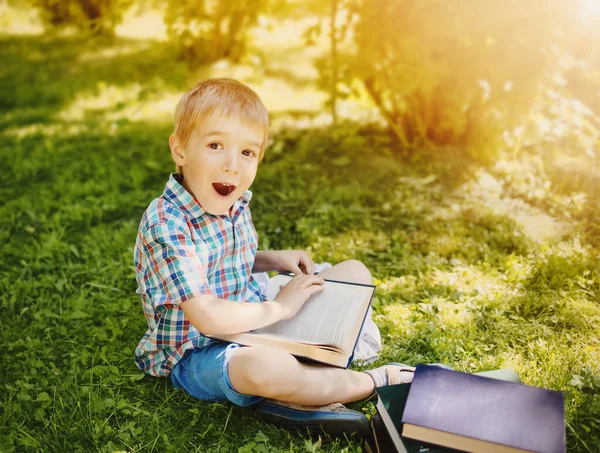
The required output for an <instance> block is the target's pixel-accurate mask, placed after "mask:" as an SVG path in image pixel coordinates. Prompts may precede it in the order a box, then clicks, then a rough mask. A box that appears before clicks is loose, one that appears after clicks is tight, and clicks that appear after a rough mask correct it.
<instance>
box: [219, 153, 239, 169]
mask: <svg viewBox="0 0 600 453" xmlns="http://www.w3.org/2000/svg"><path fill="white" fill-rule="evenodd" d="M238 154H239V153H238V152H237V151H236V150H229V151H228V152H227V153H225V158H224V160H223V165H222V166H221V170H222V171H223V172H224V173H237V172H238V170H239V168H238Z"/></svg>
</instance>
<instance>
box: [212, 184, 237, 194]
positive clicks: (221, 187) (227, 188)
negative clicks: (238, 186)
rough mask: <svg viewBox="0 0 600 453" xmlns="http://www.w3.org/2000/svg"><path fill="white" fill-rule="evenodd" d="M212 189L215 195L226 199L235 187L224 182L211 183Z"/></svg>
mask: <svg viewBox="0 0 600 453" xmlns="http://www.w3.org/2000/svg"><path fill="white" fill-rule="evenodd" d="M212 185H213V187H214V189H215V190H216V191H217V193H218V194H219V195H221V196H223V197H226V196H227V195H229V194H230V193H231V192H233V191H234V190H235V186H234V185H232V184H227V183H226V182H213V184H212Z"/></svg>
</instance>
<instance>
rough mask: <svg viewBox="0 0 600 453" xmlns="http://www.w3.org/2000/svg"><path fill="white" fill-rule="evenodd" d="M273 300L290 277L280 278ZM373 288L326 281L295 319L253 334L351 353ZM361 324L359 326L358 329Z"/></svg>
mask: <svg viewBox="0 0 600 453" xmlns="http://www.w3.org/2000/svg"><path fill="white" fill-rule="evenodd" d="M274 278H276V279H278V281H277V284H276V285H271V286H272V287H275V290H274V293H270V294H267V299H268V300H273V299H274V298H275V296H276V293H277V292H279V285H282V284H285V283H287V282H288V281H289V280H290V279H291V277H289V276H285V275H278V276H276V277H274ZM372 293H373V287H370V286H359V285H351V284H345V283H337V282H331V281H326V282H325V289H324V290H323V291H322V292H321V293H317V294H313V295H312V296H311V297H310V298H309V299H308V300H307V301H306V303H305V304H304V306H303V307H302V309H301V310H300V312H298V314H297V315H296V316H294V317H293V318H292V319H288V320H284V321H279V322H276V323H274V324H271V325H270V326H267V327H263V328H261V329H256V330H254V331H253V333H258V334H267V335H277V336H280V337H283V338H286V339H289V340H292V341H298V342H305V343H312V344H323V345H332V346H336V347H338V348H340V349H342V350H345V351H348V350H349V349H351V348H352V347H353V346H354V341H355V340H356V333H355V331H356V329H357V328H360V323H361V322H362V320H363V317H364V315H365V312H366V310H367V305H368V302H369V301H370V299H371V295H372ZM357 324H358V327H357Z"/></svg>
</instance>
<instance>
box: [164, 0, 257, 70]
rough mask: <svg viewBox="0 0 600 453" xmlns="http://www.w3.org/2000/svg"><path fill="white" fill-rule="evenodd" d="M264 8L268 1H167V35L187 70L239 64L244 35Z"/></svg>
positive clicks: (245, 39) (243, 49)
mask: <svg viewBox="0 0 600 453" xmlns="http://www.w3.org/2000/svg"><path fill="white" fill-rule="evenodd" d="M266 5H267V0H243V1H237V2H225V1H223V2H213V1H207V0H169V2H168V5H167V8H166V13H165V23H166V24H167V33H168V35H169V37H170V38H171V39H172V40H174V41H175V42H177V43H179V46H180V49H181V53H182V57H183V58H184V59H185V60H186V61H187V62H188V63H189V64H190V66H196V65H198V64H199V63H201V62H204V63H209V62H213V61H216V60H219V59H221V58H229V59H230V60H232V61H239V59H240V58H241V57H242V56H243V54H244V52H245V50H246V42H247V41H248V40H247V32H248V30H249V29H250V28H251V27H252V26H253V25H255V24H256V22H257V20H258V15H259V13H260V12H261V10H263V9H264V8H265V7H266Z"/></svg>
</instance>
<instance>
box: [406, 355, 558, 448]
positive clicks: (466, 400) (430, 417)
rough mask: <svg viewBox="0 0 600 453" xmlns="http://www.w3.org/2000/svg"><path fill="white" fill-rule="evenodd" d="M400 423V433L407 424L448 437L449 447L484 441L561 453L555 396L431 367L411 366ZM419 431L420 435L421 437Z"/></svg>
mask: <svg viewBox="0 0 600 453" xmlns="http://www.w3.org/2000/svg"><path fill="white" fill-rule="evenodd" d="M402 423H403V424H404V430H403V433H406V429H407V426H406V425H412V426H417V427H422V428H429V430H433V431H435V432H436V433H438V432H441V433H450V434H453V435H455V436H446V437H445V439H453V440H451V443H453V444H454V445H447V446H455V448H457V447H458V444H457V443H455V442H456V439H458V438H459V437H457V436H460V437H462V438H467V440H470V439H475V440H476V441H475V442H474V444H479V445H482V443H485V442H488V443H493V444H499V445H504V446H509V447H513V448H518V449H522V450H528V451H534V452H538V453H564V452H565V451H566V435H565V411H564V396H563V394H562V393H561V392H557V391H553V390H546V389H542V388H539V387H532V386H528V385H524V384H518V383H513V382H505V381H500V380H497V379H491V378H487V377H482V376H477V375H473V374H467V373H461V372H458V371H452V370H446V369H442V368H439V367H435V366H426V365H418V366H417V369H416V371H415V375H414V378H413V382H412V384H411V387H410V392H409V394H408V399H407V401H406V406H405V408H404V413H403V416H402ZM409 429H410V428H409ZM420 431H421V434H420V435H421V436H422V435H423V432H427V431H422V430H420ZM429 432H430V433H431V431H429ZM420 440H425V441H427V439H420ZM484 451H487V450H484Z"/></svg>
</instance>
